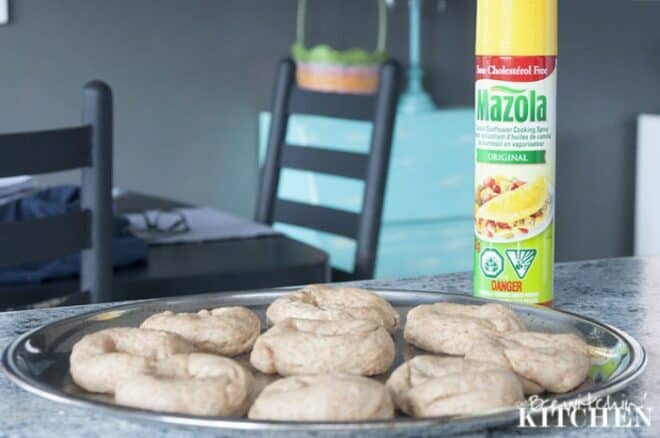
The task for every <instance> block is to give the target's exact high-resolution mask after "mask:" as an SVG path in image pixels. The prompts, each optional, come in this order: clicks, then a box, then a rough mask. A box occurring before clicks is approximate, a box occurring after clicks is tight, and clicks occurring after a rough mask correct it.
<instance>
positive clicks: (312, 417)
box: [248, 374, 394, 421]
mask: <svg viewBox="0 0 660 438" xmlns="http://www.w3.org/2000/svg"><path fill="white" fill-rule="evenodd" d="M248 417H249V418H251V419H258V420H279V421H361V420H384V419H389V418H392V417H394V406H393V404H392V399H391V398H390V395H389V394H388V391H387V388H385V385H383V384H382V383H379V382H377V381H375V380H371V379H368V378H366V377H359V376H350V375H338V374H335V375H327V374H326V375H319V376H295V377H287V378H284V379H280V380H278V381H276V382H275V383H272V384H270V385H268V386H267V387H266V388H265V389H264V390H263V391H262V393H261V394H260V395H259V397H258V398H257V399H256V401H255V402H254V404H253V405H252V407H251V408H250V411H249V413H248Z"/></svg>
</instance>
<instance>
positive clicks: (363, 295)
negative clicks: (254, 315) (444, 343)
mask: <svg viewBox="0 0 660 438" xmlns="http://www.w3.org/2000/svg"><path fill="white" fill-rule="evenodd" d="M266 317H267V318H268V323H269V324H271V325H273V324H276V323H278V322H280V321H283V320H285V319H287V318H298V319H322V320H330V321H343V320H347V319H368V320H371V321H375V322H377V323H379V324H380V325H382V326H383V327H385V329H387V331H388V332H390V333H394V332H395V331H396V330H397V328H399V313H398V312H397V311H396V310H395V309H394V307H392V305H391V304H390V303H388V302H387V301H385V300H384V299H383V298H381V297H379V296H378V295H376V294H374V293H372V292H369V291H367V290H365V289H359V288H356V287H345V286H344V287H329V286H324V285H310V286H307V287H305V288H303V289H301V290H299V291H297V292H293V293H291V294H288V295H285V296H283V297H280V298H278V299H276V300H275V301H274V302H273V303H272V304H271V305H270V306H268V309H267V310H266Z"/></svg>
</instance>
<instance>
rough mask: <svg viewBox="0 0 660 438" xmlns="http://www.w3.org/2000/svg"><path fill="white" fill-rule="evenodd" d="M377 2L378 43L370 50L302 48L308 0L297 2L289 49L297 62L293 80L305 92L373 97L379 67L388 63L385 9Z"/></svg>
mask: <svg viewBox="0 0 660 438" xmlns="http://www.w3.org/2000/svg"><path fill="white" fill-rule="evenodd" d="M377 2H378V42H377V45H376V49H375V50H373V51H370V50H367V49H361V48H352V49H348V50H337V49H335V48H333V47H331V46H329V45H327V44H318V45H315V46H312V47H309V48H308V47H306V46H305V20H306V18H307V17H306V15H307V0H298V16H297V20H296V42H295V43H294V44H293V46H292V47H291V52H292V55H293V59H294V60H295V61H296V81H297V82H298V86H299V87H300V88H306V89H308V90H315V91H324V92H333V93H352V94H372V93H375V92H376V91H377V90H378V78H379V73H380V66H381V64H382V63H383V62H385V61H386V60H387V53H386V51H385V41H386V39H387V7H386V5H385V0H377Z"/></svg>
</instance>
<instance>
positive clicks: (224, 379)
mask: <svg viewBox="0 0 660 438" xmlns="http://www.w3.org/2000/svg"><path fill="white" fill-rule="evenodd" d="M253 384H254V379H253V377H252V375H251V374H250V373H249V372H248V371H247V370H246V369H245V368H243V367H242V366H240V365H239V364H238V363H237V362H236V361H234V360H232V359H229V358H226V357H221V356H216V355H213V354H205V353H193V354H185V355H177V356H172V357H170V358H168V359H165V360H163V361H160V362H159V363H158V364H157V366H156V367H155V369H154V370H153V371H152V373H151V374H137V375H133V376H129V377H127V378H125V379H122V380H120V381H119V383H118V384H117V387H116V390H115V401H116V402H117V403H118V404H120V405H124V406H131V407H134V408H139V409H148V410H152V411H161V412H174V413H178V414H190V415H213V416H241V415H243V414H245V411H247V408H248V406H249V396H250V393H251V390H252V387H253Z"/></svg>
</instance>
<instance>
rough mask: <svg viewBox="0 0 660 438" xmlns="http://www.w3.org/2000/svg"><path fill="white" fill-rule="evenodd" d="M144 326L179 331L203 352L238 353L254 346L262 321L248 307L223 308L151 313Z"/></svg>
mask: <svg viewBox="0 0 660 438" xmlns="http://www.w3.org/2000/svg"><path fill="white" fill-rule="evenodd" d="M140 327H142V328H149V329H156V330H165V331H168V332H172V333H176V334H178V335H180V336H182V337H184V338H186V339H188V340H189V341H190V342H192V343H193V344H194V345H195V347H197V349H198V350H199V351H204V352H207V353H215V354H221V355H223V356H237V355H239V354H242V353H245V352H246V351H249V350H250V348H252V345H253V344H254V341H255V339H257V336H259V333H260V332H261V321H260V320H259V317H258V316H257V315H256V314H255V313H254V312H253V311H251V310H249V309H247V308H245V307H220V308H217V309H212V310H200V311H199V312H197V313H174V312H171V311H165V312H162V313H157V314H155V315H151V316H150V317H149V318H147V319H146V320H145V321H144V322H143V323H142V325H141V326H140Z"/></svg>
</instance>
